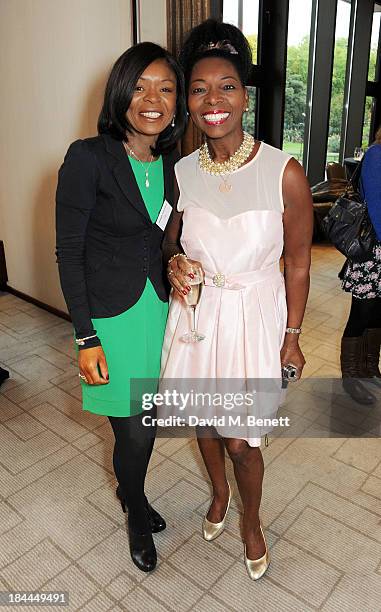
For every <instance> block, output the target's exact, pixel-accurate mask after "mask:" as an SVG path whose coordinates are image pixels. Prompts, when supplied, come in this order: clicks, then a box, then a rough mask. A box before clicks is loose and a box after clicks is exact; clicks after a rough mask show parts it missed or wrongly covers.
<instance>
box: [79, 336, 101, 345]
mask: <svg viewBox="0 0 381 612" xmlns="http://www.w3.org/2000/svg"><path fill="white" fill-rule="evenodd" d="M96 337H97V334H94V335H93V336H86V338H76V339H75V341H76V344H78V346H85V341H86V340H90V339H91V338H96Z"/></svg>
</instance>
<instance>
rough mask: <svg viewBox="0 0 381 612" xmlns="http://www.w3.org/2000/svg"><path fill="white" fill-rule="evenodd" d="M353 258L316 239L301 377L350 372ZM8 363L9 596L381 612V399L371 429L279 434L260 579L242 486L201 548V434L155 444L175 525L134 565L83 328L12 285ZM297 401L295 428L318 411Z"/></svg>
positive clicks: (161, 606) (2, 341) (2, 463)
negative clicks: (344, 335)
mask: <svg viewBox="0 0 381 612" xmlns="http://www.w3.org/2000/svg"><path fill="white" fill-rule="evenodd" d="M341 262H342V257H341V256H340V255H338V254H337V253H336V252H335V251H334V250H333V249H331V248H330V247H327V246H315V247H314V249H313V267H312V285H311V293H310V299H309V303H308V309H307V314H306V319H305V322H304V325H303V329H304V333H303V334H302V337H301V344H302V347H303V349H304V351H305V356H306V359H307V365H306V368H305V372H304V377H305V379H307V378H308V377H313V378H321V377H337V376H339V375H340V373H339V342H340V337H341V331H342V329H343V326H344V323H345V321H346V317H347V314H348V308H349V302H350V298H349V296H348V295H347V294H343V293H342V292H341V290H340V287H339V281H338V279H337V271H338V270H339V269H340V266H341ZM0 365H1V366H3V367H5V368H7V369H9V370H10V373H11V378H10V379H9V380H7V381H6V382H5V383H4V384H3V385H2V386H1V389H0V591H8V590H17V589H21V590H33V591H38V590H43V591H46V590H56V591H69V596H70V603H69V606H68V607H67V608H66V609H69V610H86V611H89V612H90V611H91V612H95V611H98V610H99V611H100V612H104V611H106V610H115V611H116V610H128V611H129V612H132V611H135V610H136V611H139V612H141V611H144V612H145V611H152V612H162V611H163V612H164V611H168V610H172V611H175V612H185V611H186V610H195V611H197V612H217V611H218V612H220V611H224V610H236V611H239V612H244V611H245V612H246V611H247V610H250V611H253V610H254V611H258V612H259V611H261V612H262V611H263V612H270V611H271V612H286V611H290V612H291V611H292V612H297V611H300V612H307V611H309V610H323V611H324V612H334V611H338V612H359V611H361V612H377V611H379V610H381V442H380V439H379V438H378V437H377V431H379V430H377V423H379V421H380V415H381V408H380V406H379V405H378V406H377V407H376V408H374V409H373V412H372V419H373V421H372V423H373V429H372V431H373V433H372V434H371V437H365V436H363V437H360V438H347V437H345V436H344V437H343V435H342V434H341V435H340V434H338V435H339V436H340V437H334V438H332V437H330V438H327V437H325V438H316V437H314V438H313V437H307V436H305V435H304V436H302V437H294V438H291V437H289V436H287V437H283V436H281V437H276V438H272V439H271V440H270V445H269V447H268V448H263V454H264V460H265V464H266V473H265V482H264V494H263V503H262V521H263V524H264V526H265V531H266V535H267V539H268V543H269V545H270V546H271V556H272V564H271V566H270V569H269V571H268V573H267V574H266V576H265V577H264V578H263V579H261V580H260V581H259V582H257V583H253V582H251V581H250V580H249V578H248V576H247V574H246V571H245V567H244V565H243V549H242V543H241V539H240V535H239V514H240V503H239V500H238V494H237V491H236V490H235V492H234V501H233V505H232V509H231V511H230V512H229V515H228V520H227V529H226V531H225V532H224V533H223V534H222V535H221V536H220V537H219V538H218V539H217V540H216V541H215V542H212V543H207V542H205V541H203V539H202V537H201V532H200V527H201V521H202V516H203V514H204V512H205V511H206V509H207V506H208V503H209V495H210V489H209V484H208V481H207V479H206V477H205V470H204V469H203V467H202V463H201V460H200V457H199V454H198V451H197V448H196V446H195V443H194V440H192V439H183V438H173V439H168V438H158V439H157V441H156V445H155V451H154V455H153V459H152V461H151V465H150V471H149V477H148V486H147V490H148V493H149V497H150V500H151V501H154V502H155V506H156V507H157V508H158V510H159V511H160V512H162V513H163V515H164V516H165V517H166V519H167V523H168V528H167V530H166V531H164V532H162V533H160V534H157V535H155V541H156V544H157V548H158V552H159V557H160V559H159V563H158V567H157V570H156V571H155V572H154V573H153V574H151V575H145V574H143V573H141V572H139V570H137V569H136V568H135V566H134V565H133V564H132V563H131V561H130V559H129V554H128V544H127V535H126V525H125V518H124V515H123V514H122V512H121V509H120V505H119V504H118V502H117V500H116V498H115V495H114V487H115V483H114V478H113V473H112V463H111V452H112V436H111V430H110V427H109V425H108V422H107V420H106V419H105V418H104V417H97V416H94V415H91V414H88V413H83V412H82V409H81V402H80V388H79V383H78V376H77V371H78V370H77V366H76V361H75V353H74V350H73V347H72V330H71V325H70V324H69V323H67V322H65V321H63V320H61V319H59V318H57V317H55V316H53V315H51V314H48V313H46V312H45V311H43V310H40V309H38V308H37V307H35V306H33V305H30V304H28V303H26V302H24V301H22V300H20V299H18V298H15V297H14V296H12V295H10V294H0ZM291 399H292V394H291V396H290V399H289V400H288V405H289V406H290V410H291V411H293V414H294V416H295V422H296V425H297V427H299V428H300V427H301V426H302V425H303V423H304V424H308V423H309V424H311V423H314V421H318V419H320V420H321V417H322V415H317V414H316V413H315V412H314V410H315V408H314V406H316V404H314V403H313V402H311V395H310V394H309V393H308V392H306V393H305V394H304V395H303V394H302V395H299V399H298V401H293V402H291ZM322 401H323V400H322ZM348 414H351V421H352V424H353V425H356V423H358V422H360V421H361V422H364V419H366V418H368V421H369V420H370V418H371V417H370V416H368V414H367V412H366V411H364V412H362V409H361V408H359V410H358V411H357V412H356V413H355V415H354V416H353V412H352V413H349V412H348V413H346V412H345V406H343V410H342V414H341V421H342V422H345V421H346V420H347V421H348V419H349V417H348V416H347V417H346V415H348ZM355 417H356V418H355ZM377 417H378V419H377ZM353 419H354V420H353ZM356 419H357V420H356ZM323 420H324V419H323ZM320 424H321V423H320ZM368 425H369V423H368ZM302 429H303V428H302ZM302 429H300V431H302ZM304 429H305V428H304ZM229 473H230V475H231V467H230V465H229ZM231 479H232V476H231ZM3 609H4V610H5V609H9V610H11V609H13V607H10V606H9V607H5V608H3ZM34 609H39V608H34ZM41 609H44V610H50V609H56V608H51V607H44V608H42V606H41Z"/></svg>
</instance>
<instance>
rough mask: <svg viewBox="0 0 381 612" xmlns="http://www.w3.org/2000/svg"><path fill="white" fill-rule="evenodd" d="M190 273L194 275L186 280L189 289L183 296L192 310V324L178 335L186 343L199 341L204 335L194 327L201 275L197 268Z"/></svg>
mask: <svg viewBox="0 0 381 612" xmlns="http://www.w3.org/2000/svg"><path fill="white" fill-rule="evenodd" d="M192 273H193V275H194V278H191V279H189V280H188V284H189V285H190V291H189V293H187V295H186V296H185V301H186V303H187V304H188V306H189V307H190V309H191V312H192V326H191V330H190V331H189V332H187V333H186V334H184V335H183V336H181V337H180V340H181V341H182V342H187V343H191V342H200V341H201V340H204V338H205V336H204V335H203V334H200V333H199V332H198V331H197V329H196V306H197V304H198V302H199V300H200V296H201V287H202V275H201V272H200V270H199V269H198V268H192Z"/></svg>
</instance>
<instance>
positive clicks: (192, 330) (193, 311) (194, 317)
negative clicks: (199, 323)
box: [191, 306, 196, 334]
mask: <svg viewBox="0 0 381 612" xmlns="http://www.w3.org/2000/svg"><path fill="white" fill-rule="evenodd" d="M191 309H192V329H191V332H192V334H194V333H195V332H196V306H191Z"/></svg>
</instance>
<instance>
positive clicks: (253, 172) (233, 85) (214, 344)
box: [162, 20, 312, 580]
mask: <svg viewBox="0 0 381 612" xmlns="http://www.w3.org/2000/svg"><path fill="white" fill-rule="evenodd" d="M180 60H181V61H182V64H183V68H184V71H185V78H186V82H187V87H188V107H189V112H190V115H191V118H192V120H193V122H194V124H195V125H196V126H197V127H198V128H199V129H200V130H202V132H203V134H204V136H205V138H206V142H205V145H203V147H201V149H200V150H198V151H195V152H194V153H192V154H191V155H189V156H188V157H185V158H183V159H182V160H181V161H180V162H178V164H177V165H176V167H175V170H176V177H177V183H178V187H179V193H180V195H179V202H178V207H177V212H174V213H173V216H172V220H171V223H170V225H169V228H168V231H167V238H166V244H165V254H166V257H167V260H168V278H169V280H170V282H171V284H172V287H173V289H174V291H173V297H172V302H171V306H170V313H169V318H168V323H167V329H166V334H165V340H164V347H163V355H162V377H163V379H185V378H188V379H189V378H194V379H209V380H210V379H214V380H219V379H225V380H226V379H228V380H237V379H242V380H246V379H259V380H265V379H271V380H281V366H282V365H286V364H293V365H294V366H296V368H297V369H298V373H299V376H300V374H301V371H302V369H303V366H304V363H305V360H304V357H303V354H302V352H301V350H300V348H299V344H298V339H299V333H300V328H301V324H302V319H303V315H304V310H305V305H306V301H307V295H308V289H309V268H310V247H311V236H312V201H311V193H310V189H309V185H308V182H307V180H306V177H305V175H304V172H303V169H302V167H301V166H300V165H299V163H298V162H297V161H296V160H295V159H293V158H291V157H290V156H289V155H287V154H286V153H284V152H282V151H280V150H278V149H275V148H273V147H271V146H269V145H267V144H265V143H263V142H256V141H254V139H253V138H251V137H250V136H249V135H245V134H244V132H243V129H242V116H243V113H244V112H245V110H247V104H248V94H247V90H246V88H245V83H246V81H247V77H248V71H249V69H250V66H251V52H250V47H249V45H248V43H247V41H246V39H245V38H244V36H243V34H242V33H241V32H240V31H239V30H238V29H237V28H235V27H234V26H231V25H228V24H221V23H218V22H215V21H213V20H208V21H207V22H204V23H203V24H201V25H200V26H198V27H197V28H195V29H194V30H192V32H191V33H190V35H189V37H188V39H187V41H186V43H185V45H184V47H183V50H182V52H181V57H180ZM237 151H238V153H237ZM218 162H220V163H222V164H223V163H224V162H226V163H225V164H224V165H222V166H217V165H216V164H217V163H218ZM282 252H283V256H284V276H283V275H282V274H281V272H280V270H279V260H280V257H281V256H282ZM182 253H183V254H185V255H186V256H187V258H188V259H186V257H185V256H184V255H181V254H182ZM197 268H199V269H200V270H201V271H202V274H203V277H204V281H205V285H204V286H203V288H202V293H201V299H200V302H199V304H198V306H197V329H198V331H200V332H202V333H203V334H204V335H205V339H204V340H202V341H200V342H195V343H184V342H182V341H181V337H182V336H183V334H185V333H186V332H187V331H188V330H189V316H188V312H189V309H188V308H187V304H186V301H185V296H186V295H187V293H188V292H189V291H190V283H189V281H190V280H191V282H192V274H193V272H195V270H196V269H197ZM192 270H193V271H192ZM197 435H198V443H199V448H200V451H201V454H202V457H203V459H204V462H205V465H206V468H207V471H208V474H209V476H210V479H211V482H212V486H213V499H212V502H211V505H210V508H209V510H208V513H207V515H206V517H205V518H204V522H203V535H204V538H205V539H206V540H209V541H210V540H213V539H214V538H216V537H217V536H218V535H220V533H221V532H222V531H223V528H224V522H225V517H226V513H227V510H228V508H229V503H230V497H231V489H230V485H229V483H228V481H227V479H226V473H225V459H224V455H225V448H226V450H227V452H228V454H229V456H230V458H231V460H232V462H233V465H234V473H235V477H236V480H237V485H238V489H239V492H240V495H241V498H242V502H243V508H244V514H243V523H242V535H243V541H244V545H245V564H246V568H247V571H248V573H249V576H250V577H251V578H252V579H254V580H256V579H258V578H260V577H261V576H262V575H263V574H264V573H265V571H266V570H267V567H268V565H269V554H268V550H267V546H266V541H265V538H264V535H263V531H262V528H261V523H260V520H259V507H260V502H261V494H262V480H263V472H264V466H263V458H262V454H261V450H260V444H261V438H260V437H253V436H250V435H249V436H247V437H246V438H243V436H238V435H234V436H233V437H232V435H230V436H229V432H226V431H225V432H220V435H219V434H218V432H217V431H216V429H215V428H213V427H211V428H210V435H209V436H205V432H204V435H200V431H198V433H197Z"/></svg>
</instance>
